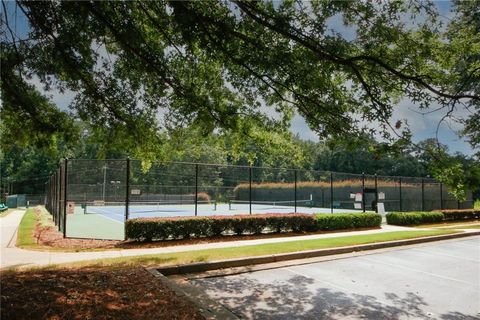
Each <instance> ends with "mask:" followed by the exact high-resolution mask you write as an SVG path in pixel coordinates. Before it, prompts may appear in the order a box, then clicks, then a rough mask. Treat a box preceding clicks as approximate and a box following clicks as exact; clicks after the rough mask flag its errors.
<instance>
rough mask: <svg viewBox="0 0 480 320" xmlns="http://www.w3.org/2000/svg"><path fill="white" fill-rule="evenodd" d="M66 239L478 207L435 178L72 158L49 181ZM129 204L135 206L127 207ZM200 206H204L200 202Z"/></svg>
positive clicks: (49, 199)
mask: <svg viewBox="0 0 480 320" xmlns="http://www.w3.org/2000/svg"><path fill="white" fill-rule="evenodd" d="M46 195H47V196H46V208H47V210H48V211H49V212H50V213H51V214H52V216H53V220H54V222H55V224H56V225H57V226H58V230H59V231H61V232H63V233H64V236H65V237H75V238H94V239H124V226H125V220H127V219H134V218H140V217H142V218H148V217H177V216H179V217H185V216H195V215H197V216H212V215H234V214H259V213H293V212H298V213H309V214H312V213H338V212H365V211H373V210H375V209H376V208H377V207H378V210H379V211H381V212H391V211H418V210H422V211H429V210H434V209H447V208H471V207H472V203H473V201H472V195H471V192H469V193H468V197H467V198H468V200H467V201H465V202H462V203H460V202H459V201H457V200H452V196H451V195H450V194H449V193H448V190H447V188H445V187H443V185H442V184H441V183H440V182H437V181H435V180H433V179H430V178H409V177H388V176H377V175H367V174H348V173H340V172H326V171H315V170H297V169H288V168H268V167H253V166H234V165H228V164H225V165H222V164H207V163H203V164H202V163H186V162H167V163H163V162H153V163H150V165H149V166H147V167H146V166H144V163H143V162H142V161H140V160H131V159H107V160H92V159H68V160H67V159H65V160H64V161H63V162H61V164H60V167H59V168H58V169H57V171H56V172H55V173H54V174H53V175H52V177H51V178H50V180H49V181H48V182H47V184H46ZM126 203H129V204H130V205H129V206H128V210H127V208H126V206H125V204H126ZM195 204H196V205H195Z"/></svg>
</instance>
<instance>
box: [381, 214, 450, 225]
mask: <svg viewBox="0 0 480 320" xmlns="http://www.w3.org/2000/svg"><path fill="white" fill-rule="evenodd" d="M442 220H443V213H441V212H390V213H387V223H388V224H394V225H397V226H407V225H412V224H422V223H434V222H441V221H442Z"/></svg>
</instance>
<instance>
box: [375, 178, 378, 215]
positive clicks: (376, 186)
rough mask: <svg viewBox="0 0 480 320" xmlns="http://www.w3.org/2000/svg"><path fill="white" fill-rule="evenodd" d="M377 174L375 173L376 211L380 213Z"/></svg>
mask: <svg viewBox="0 0 480 320" xmlns="http://www.w3.org/2000/svg"><path fill="white" fill-rule="evenodd" d="M377 180H378V179H377V174H376V173H375V212H376V213H378V183H377Z"/></svg>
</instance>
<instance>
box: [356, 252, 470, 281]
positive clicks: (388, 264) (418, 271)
mask: <svg viewBox="0 0 480 320" xmlns="http://www.w3.org/2000/svg"><path fill="white" fill-rule="evenodd" d="M358 259H361V260H364V261H368V262H370V263H374V264H383V265H385V266H389V267H393V268H399V269H405V270H409V271H413V272H417V273H422V274H426V275H429V276H432V277H435V278H440V279H444V280H450V281H453V282H459V283H463V284H467V285H471V284H472V283H471V282H467V281H463V280H460V279H455V278H450V277H446V276H441V275H439V274H435V273H431V272H428V271H423V270H419V269H415V268H410V267H405V266H401V265H398V264H392V263H387V262H384V261H378V260H373V259H368V258H364V257H358Z"/></svg>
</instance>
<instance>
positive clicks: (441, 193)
mask: <svg viewBox="0 0 480 320" xmlns="http://www.w3.org/2000/svg"><path fill="white" fill-rule="evenodd" d="M440 210H443V183H441V182H440Z"/></svg>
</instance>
